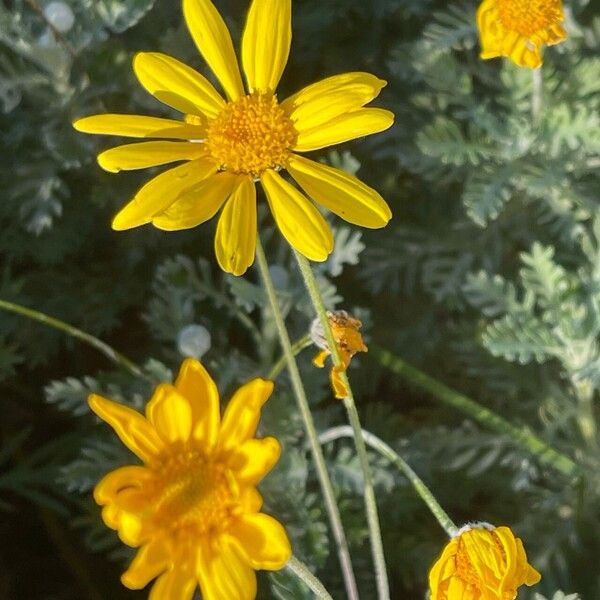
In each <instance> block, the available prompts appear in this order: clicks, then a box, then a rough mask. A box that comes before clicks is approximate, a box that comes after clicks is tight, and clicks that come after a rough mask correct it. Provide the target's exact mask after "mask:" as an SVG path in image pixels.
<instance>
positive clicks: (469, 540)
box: [429, 523, 541, 600]
mask: <svg viewBox="0 0 600 600" xmlns="http://www.w3.org/2000/svg"><path fill="white" fill-rule="evenodd" d="M540 579H541V575H540V574H539V573H538V572H537V571H536V570H535V569H534V568H533V567H532V566H531V565H530V564H529V563H528V562H527V555H526V554H525V549H524V548H523V542H521V540H520V539H519V538H517V537H515V536H514V534H513V532H512V531H511V530H510V529H509V528H508V527H494V526H493V525H489V524H488V523H474V524H471V525H465V527H463V528H462V529H461V530H460V531H459V532H458V534H457V535H456V537H454V538H453V539H452V540H450V542H449V543H448V544H447V545H446V547H445V548H444V551H443V553H442V555H441V556H440V558H438V560H437V562H436V563H435V565H433V567H432V569H431V571H430V573H429V586H430V589H431V600H514V599H515V598H516V597H517V588H519V587H520V586H521V585H523V584H525V585H534V584H536V583H538V582H539V581H540Z"/></svg>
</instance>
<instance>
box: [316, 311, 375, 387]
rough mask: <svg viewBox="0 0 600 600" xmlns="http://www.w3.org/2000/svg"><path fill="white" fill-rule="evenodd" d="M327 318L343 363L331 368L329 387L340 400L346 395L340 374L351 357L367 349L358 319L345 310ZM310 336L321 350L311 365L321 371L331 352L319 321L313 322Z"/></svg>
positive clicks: (332, 313) (330, 314)
mask: <svg viewBox="0 0 600 600" xmlns="http://www.w3.org/2000/svg"><path fill="white" fill-rule="evenodd" d="M327 317H328V319H329V324H330V325H331V331H332V333H333V338H334V340H335V343H336V345H337V348H338V352H339V353H340V358H341V359H342V363H343V365H341V366H339V367H337V366H335V365H334V366H332V367H331V374H330V377H331V386H332V387H333V391H334V392H335V397H336V398H340V399H341V398H345V397H346V396H347V395H348V390H346V386H345V385H344V382H343V381H342V379H341V377H340V373H342V372H343V371H345V370H346V369H347V368H348V366H349V365H350V361H351V360H352V357H353V356H354V355H355V354H356V353H357V352H367V351H368V348H367V347H366V345H365V343H364V342H363V339H362V336H361V334H360V331H359V329H360V328H361V327H362V323H361V322H360V321H359V320H358V319H354V318H353V317H351V316H350V315H349V314H348V313H347V312H346V311H345V310H338V311H334V312H328V313H327ZM310 335H311V338H312V341H313V342H314V343H315V345H317V346H318V347H319V348H322V350H321V352H319V353H318V354H317V355H316V356H315V357H314V358H313V364H314V365H315V366H317V367H319V368H320V369H322V368H323V367H324V366H325V361H326V360H327V357H328V356H330V354H331V351H330V349H329V346H328V344H327V339H326V338H325V333H324V331H323V326H322V325H321V321H320V320H319V319H315V320H314V321H313V323H312V326H311V329H310Z"/></svg>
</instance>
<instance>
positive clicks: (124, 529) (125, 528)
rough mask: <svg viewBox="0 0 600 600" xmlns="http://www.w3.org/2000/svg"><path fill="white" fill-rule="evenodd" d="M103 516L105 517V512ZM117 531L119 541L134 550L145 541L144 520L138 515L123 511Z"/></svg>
mask: <svg viewBox="0 0 600 600" xmlns="http://www.w3.org/2000/svg"><path fill="white" fill-rule="evenodd" d="M102 516H103V517H104V511H102ZM106 524H107V525H108V522H107V523H106ZM116 529H117V534H118V536H119V539H120V540H121V541H122V542H123V543H124V544H127V545H128V546H131V547H132V548H137V546H140V545H141V544H142V543H143V542H144V541H145V539H144V531H143V526H142V519H141V518H140V517H139V516H138V515H135V514H133V513H128V512H125V511H121V512H120V514H119V517H118V526H117V528H116Z"/></svg>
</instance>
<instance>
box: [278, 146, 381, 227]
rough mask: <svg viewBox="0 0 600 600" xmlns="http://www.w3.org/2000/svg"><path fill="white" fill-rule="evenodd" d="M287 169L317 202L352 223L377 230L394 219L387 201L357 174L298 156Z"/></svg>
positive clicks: (291, 160) (293, 158)
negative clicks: (356, 175)
mask: <svg viewBox="0 0 600 600" xmlns="http://www.w3.org/2000/svg"><path fill="white" fill-rule="evenodd" d="M287 170H288V171H289V173H290V174H291V175H292V177H293V178H294V179H295V180H296V181H297V182H298V183H299V184H300V187H302V189H303V190H304V191H305V192H306V193H307V194H308V195H309V196H310V197H311V198H312V199H313V200H315V202H318V203H319V204H322V205H323V206H325V207H326V208H328V209H329V210H330V211H331V212H332V213H335V214H336V215H338V217H341V218H342V219H344V220H345V221H348V222H349V223H354V224H355V225H361V226H362V227H369V228H372V229H377V228H379V227H384V226H385V225H386V224H387V223H388V221H389V220H390V219H391V218H392V212H391V210H390V208H389V206H388V205H387V204H386V202H385V200H384V199H383V198H382V197H381V196H380V195H379V194H378V193H377V192H376V191H375V190H374V189H372V188H370V187H369V186H368V185H365V184H364V183H363V182H362V181H360V180H359V179H357V178H356V177H354V176H353V175H349V174H348V173H344V172H343V171H340V170H339V169H334V168H333V167H329V166H327V165H324V164H321V163H318V162H315V161H312V160H308V159H306V158H303V157H301V156H296V155H292V156H291V157H290V159H289V162H288V166H287Z"/></svg>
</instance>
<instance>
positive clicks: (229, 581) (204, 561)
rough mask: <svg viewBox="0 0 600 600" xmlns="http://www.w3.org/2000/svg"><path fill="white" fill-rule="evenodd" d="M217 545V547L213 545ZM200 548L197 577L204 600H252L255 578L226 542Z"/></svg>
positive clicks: (225, 540) (224, 540) (219, 541)
mask: <svg viewBox="0 0 600 600" xmlns="http://www.w3.org/2000/svg"><path fill="white" fill-rule="evenodd" d="M215 545H216V544H215ZM211 546H212V545H210V546H209V544H208V542H207V541H205V540H202V541H201V542H200V544H199V552H198V559H197V562H196V575H197V577H198V581H199V582H200V589H201V591H202V598H203V599H204V600H233V599H235V600H255V598H256V575H255V573H254V571H253V570H252V569H251V568H250V566H249V565H248V564H247V563H246V561H244V560H243V559H242V558H241V557H240V555H239V553H238V552H236V551H235V549H234V547H233V545H232V544H231V542H230V541H229V540H228V539H223V537H221V539H219V540H218V545H216V548H213V547H211Z"/></svg>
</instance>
